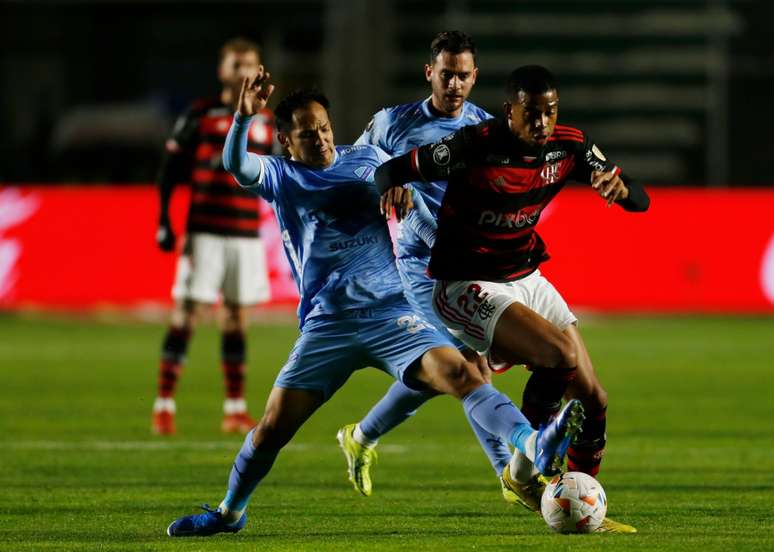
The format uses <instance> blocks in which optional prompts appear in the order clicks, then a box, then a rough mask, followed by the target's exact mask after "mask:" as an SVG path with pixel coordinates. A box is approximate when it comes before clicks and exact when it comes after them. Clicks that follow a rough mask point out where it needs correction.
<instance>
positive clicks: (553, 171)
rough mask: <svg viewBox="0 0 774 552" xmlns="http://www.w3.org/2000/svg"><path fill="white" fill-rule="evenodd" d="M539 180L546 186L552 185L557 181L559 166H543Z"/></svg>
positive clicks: (556, 164) (555, 164)
mask: <svg viewBox="0 0 774 552" xmlns="http://www.w3.org/2000/svg"><path fill="white" fill-rule="evenodd" d="M540 178H542V179H543V181H544V182H545V183H546V184H553V183H554V182H558V181H559V164H558V163H551V164H550V165H544V166H543V170H541V171H540Z"/></svg>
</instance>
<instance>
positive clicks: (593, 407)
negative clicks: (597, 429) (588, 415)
mask: <svg viewBox="0 0 774 552" xmlns="http://www.w3.org/2000/svg"><path fill="white" fill-rule="evenodd" d="M583 402H584V403H585V404H584V406H585V407H586V410H587V411H589V412H604V411H605V410H607V391H605V390H604V389H603V388H602V386H601V385H597V386H595V388H594V389H593V390H592V392H591V393H590V395H589V398H588V400H587V401H583Z"/></svg>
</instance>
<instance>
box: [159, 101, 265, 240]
mask: <svg viewBox="0 0 774 552" xmlns="http://www.w3.org/2000/svg"><path fill="white" fill-rule="evenodd" d="M233 115H234V114H233V111H232V110H231V109H229V108H228V107H227V106H225V105H223V104H222V103H221V102H220V100H219V99H218V98H212V99H202V100H197V101H196V102H194V103H193V104H192V105H191V107H190V108H189V110H188V111H187V112H186V113H185V114H183V115H182V116H181V117H180V118H179V119H178V120H177V122H176V124H175V127H174V130H173V132H172V136H171V137H170V139H169V140H168V141H167V151H168V152H169V153H171V154H173V155H177V154H181V155H183V156H185V157H186V158H187V159H189V164H188V165H187V166H188V167H190V174H189V175H188V177H187V178H188V179H189V180H190V183H191V205H190V208H189V211H188V224H187V227H186V228H187V232H189V233H190V232H206V233H210V234H219V235H225V236H245V237H256V236H258V226H259V214H258V213H259V211H258V202H259V201H261V200H260V199H258V198H257V197H256V196H255V194H252V193H250V192H248V191H247V190H245V189H244V188H242V187H240V186H239V185H238V184H237V183H236V181H235V180H234V178H233V177H232V176H231V175H230V174H229V173H228V172H227V171H226V170H225V169H224V168H223V161H222V154H223V144H224V143H225V141H226V135H227V134H228V129H229V128H230V127H231V120H232V117H233ZM274 132H275V130H274V115H273V114H272V112H271V111H270V110H268V109H265V110H263V111H261V112H259V113H258V114H257V115H256V116H255V117H254V118H253V122H252V126H251V127H250V131H249V141H248V150H249V151H252V152H254V153H257V154H261V155H267V154H271V153H272V150H273V145H274Z"/></svg>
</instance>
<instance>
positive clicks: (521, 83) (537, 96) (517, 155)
mask: <svg viewBox="0 0 774 552" xmlns="http://www.w3.org/2000/svg"><path fill="white" fill-rule="evenodd" d="M504 108H505V120H488V121H484V122H482V123H480V124H478V125H475V126H467V127H464V128H462V129H460V130H459V131H457V132H455V133H453V134H450V135H449V136H447V137H445V138H444V139H442V140H441V141H439V142H437V143H434V144H428V145H425V146H422V147H419V148H416V149H414V150H412V151H411V152H409V153H407V154H405V155H403V156H400V157H396V158H394V159H392V160H390V161H388V162H387V163H385V164H384V165H382V166H381V167H380V168H379V169H378V170H377V172H376V183H377V186H378V187H379V191H380V193H383V197H382V204H383V207H384V209H385V211H386V212H390V210H391V209H392V207H393V206H398V205H402V204H403V201H405V200H404V198H405V194H406V193H410V192H408V190H406V189H404V188H403V187H402V185H404V184H406V183H408V182H412V181H417V180H423V181H434V180H441V179H447V180H448V186H447V189H446V194H445V195H444V198H443V202H442V205H441V208H440V211H439V216H438V230H437V235H436V238H435V242H434V245H433V247H432V253H431V260H430V264H429V267H428V272H429V274H430V276H431V277H433V278H435V279H436V280H437V282H436V284H435V287H434V292H433V295H434V297H433V307H434V309H435V310H436V313H437V314H438V316H439V317H440V318H441V320H442V321H443V322H444V324H446V326H447V327H448V328H449V330H450V331H451V332H452V333H453V335H455V336H456V337H458V338H459V339H460V340H462V341H463V342H465V343H466V344H467V345H468V346H469V347H471V348H473V349H475V350H477V351H479V352H481V353H487V354H488V355H490V358H492V359H496V360H497V361H498V362H502V363H504V364H506V365H512V364H526V365H528V366H529V367H530V370H531V376H530V379H529V381H528V383H527V386H526V388H525V391H524V396H523V404H522V410H523V411H524V413H525V415H527V417H528V418H529V419H530V421H531V422H532V423H533V424H535V425H538V424H541V423H545V421H546V420H548V419H549V418H550V417H551V416H552V415H554V414H555V412H557V410H558V408H559V405H560V403H561V400H562V397H563V396H565V395H567V396H571V397H573V398H577V399H580V400H581V401H582V402H583V405H584V408H585V409H586V413H587V417H586V421H585V422H584V425H583V431H582V433H581V435H580V438H579V439H578V440H576V442H574V443H573V445H572V446H571V448H570V449H569V451H568V468H569V469H570V470H572V471H583V472H586V473H588V474H591V475H595V474H596V473H597V472H598V471H599V465H600V461H601V458H602V453H603V450H604V447H605V442H606V437H605V425H606V410H607V394H606V392H605V390H604V389H603V387H602V385H601V383H600V382H599V379H598V377H597V375H596V373H595V371H594V368H593V366H592V364H591V360H590V357H589V354H588V351H587V350H586V347H585V345H584V343H583V340H582V338H581V335H580V333H579V332H578V329H577V318H576V317H575V315H574V314H573V313H572V312H571V311H570V309H569V308H568V306H567V304H566V303H565V301H564V300H563V299H562V297H561V295H559V293H558V292H557V291H556V289H555V288H554V287H553V286H552V285H551V284H550V282H548V280H546V279H545V278H544V277H543V276H542V275H541V274H540V270H539V266H540V264H541V263H543V262H544V261H546V260H548V258H549V255H548V253H547V251H546V246H545V244H544V243H543V241H542V240H541V238H540V236H539V235H538V234H537V232H536V231H535V225H536V224H537V222H538V219H539V218H540V214H541V212H542V211H543V210H544V209H545V207H546V205H548V203H549V202H550V201H551V200H552V199H553V198H554V197H555V196H556V194H558V193H559V191H560V190H561V189H562V188H563V187H564V185H565V184H566V183H567V182H568V181H570V180H573V181H578V182H585V183H589V184H591V188H592V189H594V190H596V191H597V192H598V193H599V194H600V196H601V197H602V199H603V200H604V201H606V202H607V203H608V205H611V204H613V203H617V204H618V205H620V206H621V207H623V208H624V209H625V210H627V211H645V210H647V209H648V206H649V198H648V195H647V194H646V192H645V190H644V189H643V188H642V186H641V185H639V184H638V183H637V182H636V181H633V180H632V179H630V178H628V177H627V176H626V175H624V174H623V173H622V172H621V170H620V168H618V167H617V166H616V165H614V164H613V163H612V162H610V161H609V160H608V159H606V158H605V156H604V155H603V154H602V152H601V151H600V149H599V148H598V147H597V146H596V145H595V144H594V143H593V142H592V140H591V139H590V138H589V137H588V136H587V135H586V134H585V133H584V132H583V131H581V130H579V129H576V128H572V127H568V126H561V125H557V124H556V120H557V115H558V112H559V93H558V89H557V85H556V81H555V79H554V77H553V75H552V74H551V73H550V72H549V71H548V70H547V69H545V68H544V67H540V66H536V65H532V66H524V67H520V68H519V69H516V70H515V71H514V72H513V73H512V74H511V76H510V78H509V81H508V97H507V100H506V102H505V104H504ZM509 468H510V469H508V468H507V469H506V470H505V471H504V472H503V478H504V479H505V480H506V481H511V482H513V483H518V484H520V485H525V484H529V482H530V481H531V480H533V481H534V482H535V485H534V488H535V494H536V498H537V504H539V497H540V494H539V493H541V492H542V491H541V485H539V484H538V481H537V479H536V475H535V472H534V471H533V468H532V466H530V465H529V463H528V462H524V461H523V458H522V459H521V460H519V459H517V460H516V461H514V462H512V464H511V465H510V466H509ZM605 522H606V523H605V524H603V529H604V530H608V531H616V532H634V531H635V529H634V528H633V527H631V526H627V525H623V524H619V523H616V522H613V521H612V520H609V519H606V520H605Z"/></svg>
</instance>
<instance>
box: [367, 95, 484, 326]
mask: <svg viewBox="0 0 774 552" xmlns="http://www.w3.org/2000/svg"><path fill="white" fill-rule="evenodd" d="M430 103H431V98H427V99H425V100H422V101H418V102H413V103H409V104H403V105H398V106H394V107H387V108H385V109H382V110H381V111H379V112H377V113H376V114H375V115H374V116H373V118H372V119H371V121H370V122H369V123H368V126H367V127H366V129H365V131H364V132H363V134H362V135H361V136H360V138H358V140H357V142H356V144H373V145H375V146H379V148H381V149H383V150H384V151H386V152H387V153H388V154H390V156H393V157H394V156H396V155H402V154H404V153H406V152H408V151H410V150H412V149H414V148H416V147H419V146H421V145H423V144H430V143H433V142H437V141H439V140H440V139H441V138H443V137H444V136H447V135H449V134H451V133H452V132H454V131H456V130H458V129H460V128H462V127H464V126H468V125H475V124H478V123H480V122H481V121H483V120H486V119H491V118H492V116H491V115H490V114H489V113H487V112H486V111H485V110H484V109H482V108H480V107H478V106H477V105H475V104H473V103H471V102H468V101H466V102H465V103H464V104H463V107H462V111H461V113H460V115H459V116H457V117H441V116H439V115H435V114H434V113H433V111H432V110H431V107H430ZM414 189H415V193H416V195H418V196H419V197H420V198H421V199H422V200H423V201H424V204H425V205H426V206H427V209H428V211H429V212H430V214H431V215H432V216H433V218H434V219H437V218H438V210H439V209H440V207H441V201H442V200H443V196H444V193H445V192H446V181H439V182H429V183H428V182H423V183H422V184H421V185H419V186H415V188H414ZM397 256H398V269H399V270H400V276H401V278H402V280H403V284H404V286H405V287H406V289H407V290H408V291H409V294H408V299H409V301H410V302H411V303H412V305H413V306H414V308H416V309H418V310H420V311H421V312H422V314H423V315H424V316H425V317H427V318H428V319H429V320H430V321H431V322H432V323H433V324H434V325H435V326H436V327H438V328H445V327H444V325H443V324H442V323H441V322H440V321H438V320H437V318H436V316H435V313H434V312H433V307H432V291H433V280H431V279H430V277H429V276H428V275H427V265H428V263H429V262H430V244H428V243H426V240H425V239H423V236H422V235H420V233H418V232H416V231H415V230H414V228H413V227H412V225H411V224H406V223H402V224H401V225H400V228H399V233H398V243H397Z"/></svg>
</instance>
